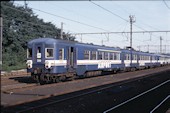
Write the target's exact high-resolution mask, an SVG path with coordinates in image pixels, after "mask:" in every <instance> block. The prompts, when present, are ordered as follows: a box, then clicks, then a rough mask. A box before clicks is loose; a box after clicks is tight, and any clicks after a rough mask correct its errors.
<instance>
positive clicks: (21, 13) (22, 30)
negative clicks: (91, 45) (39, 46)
mask: <svg viewBox="0 0 170 113" xmlns="http://www.w3.org/2000/svg"><path fill="white" fill-rule="evenodd" d="M1 15H2V17H3V43H2V48H3V49H2V52H3V55H2V59H3V65H2V70H5V71H9V70H11V69H20V68H26V65H25V61H26V49H27V42H28V41H30V40H32V39H34V38H39V37H56V38H58V37H60V31H61V29H59V28H57V27H55V26H54V25H53V24H52V23H50V22H44V21H43V19H39V18H38V17H37V15H35V14H34V12H33V11H32V9H30V8H24V7H21V6H15V5H14V4H13V2H10V1H8V2H5V1H4V2H1ZM63 34H64V36H63V38H64V40H72V41H74V40H75V37H73V36H71V35H70V34H69V33H65V32H63Z"/></svg>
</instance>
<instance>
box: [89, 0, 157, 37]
mask: <svg viewBox="0 0 170 113" xmlns="http://www.w3.org/2000/svg"><path fill="white" fill-rule="evenodd" d="M90 2H91V3H92V4H94V5H96V6H98V7H100V8H101V9H103V10H105V11H107V12H109V13H111V14H112V15H114V16H116V17H118V18H120V19H122V20H124V21H127V22H129V20H126V19H125V18H123V17H121V16H119V15H118V14H116V13H113V12H112V11H110V10H108V9H106V8H104V7H103V6H101V5H99V4H97V3H94V2H92V1H91V0H90ZM134 26H136V27H137V28H139V29H141V30H143V31H145V32H147V30H145V29H144V28H142V27H140V26H138V25H136V24H134ZM155 37H157V36H155ZM157 38H159V37H157Z"/></svg>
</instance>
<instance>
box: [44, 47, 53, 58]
mask: <svg viewBox="0 0 170 113" xmlns="http://www.w3.org/2000/svg"><path fill="white" fill-rule="evenodd" d="M45 57H46V58H54V48H46V49H45Z"/></svg>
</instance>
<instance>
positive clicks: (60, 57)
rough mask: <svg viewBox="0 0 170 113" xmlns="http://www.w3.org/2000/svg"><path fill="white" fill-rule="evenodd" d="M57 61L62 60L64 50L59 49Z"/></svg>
mask: <svg viewBox="0 0 170 113" xmlns="http://www.w3.org/2000/svg"><path fill="white" fill-rule="evenodd" d="M59 60H64V48H60V49H59Z"/></svg>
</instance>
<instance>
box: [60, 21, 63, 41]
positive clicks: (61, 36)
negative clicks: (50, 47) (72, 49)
mask: <svg viewBox="0 0 170 113" xmlns="http://www.w3.org/2000/svg"><path fill="white" fill-rule="evenodd" d="M60 38H61V39H63V22H61V32H60Z"/></svg>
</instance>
